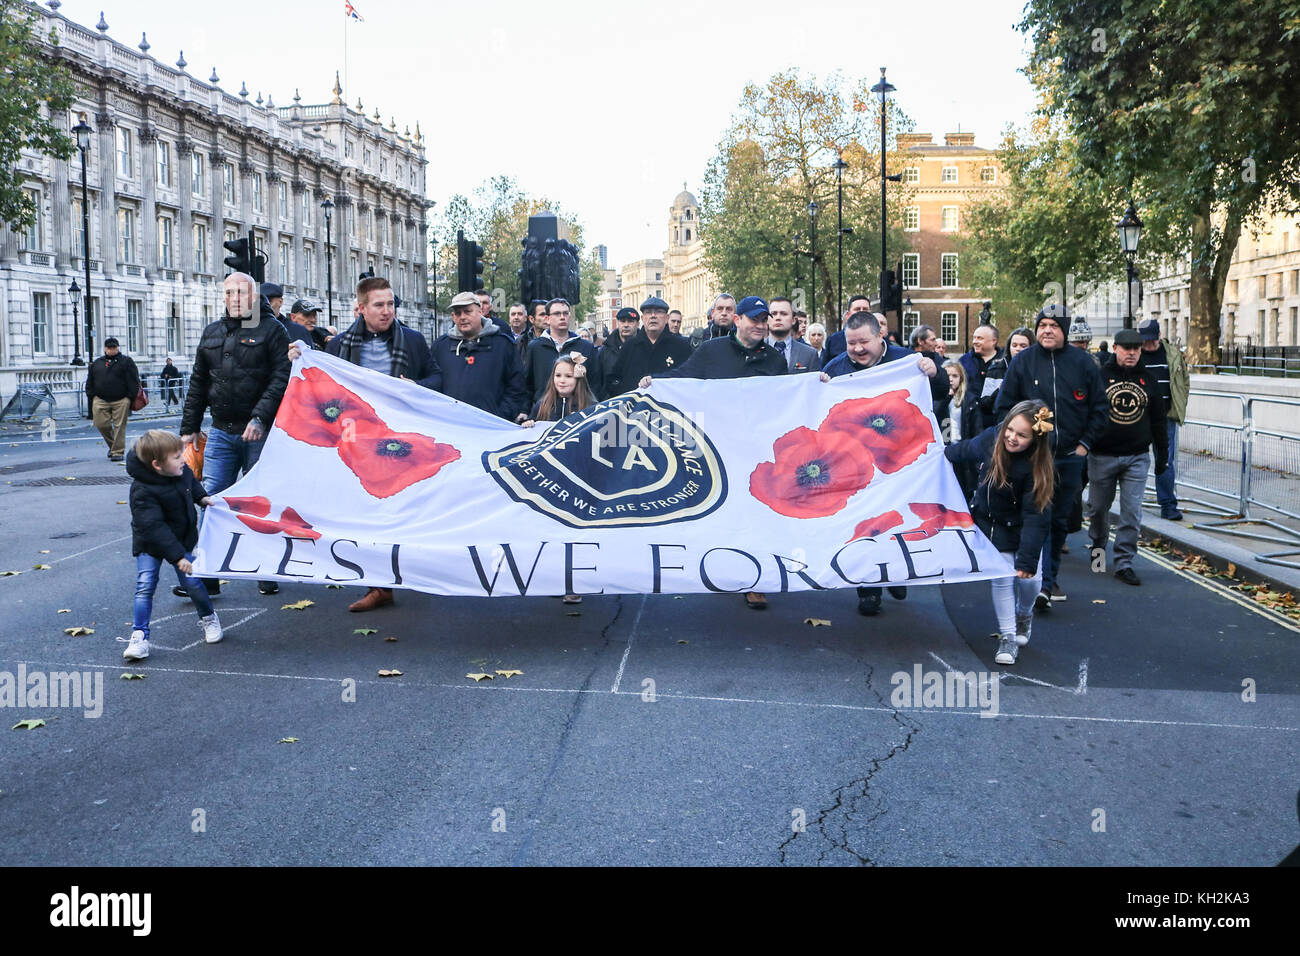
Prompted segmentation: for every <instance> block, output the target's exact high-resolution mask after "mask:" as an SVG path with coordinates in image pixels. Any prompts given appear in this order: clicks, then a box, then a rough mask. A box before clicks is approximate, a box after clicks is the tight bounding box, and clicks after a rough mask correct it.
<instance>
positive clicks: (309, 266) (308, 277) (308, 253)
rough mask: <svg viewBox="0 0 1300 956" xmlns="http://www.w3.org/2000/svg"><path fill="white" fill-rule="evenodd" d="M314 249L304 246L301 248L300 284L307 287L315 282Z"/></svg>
mask: <svg viewBox="0 0 1300 956" xmlns="http://www.w3.org/2000/svg"><path fill="white" fill-rule="evenodd" d="M315 267H316V250H315V249H313V248H312V247H311V246H304V247H303V250H302V284H303V285H305V286H308V287H311V286H314V285H315V284H316V268H315Z"/></svg>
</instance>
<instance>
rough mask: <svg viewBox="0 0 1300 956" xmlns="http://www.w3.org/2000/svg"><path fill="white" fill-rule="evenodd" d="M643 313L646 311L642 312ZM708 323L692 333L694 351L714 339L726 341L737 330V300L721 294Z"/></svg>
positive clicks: (709, 313)
mask: <svg viewBox="0 0 1300 956" xmlns="http://www.w3.org/2000/svg"><path fill="white" fill-rule="evenodd" d="M641 311H642V312H644V311H645V309H642V310H641ZM705 319H707V321H706V322H705V323H704V325H702V326H700V327H699V328H698V329H696V330H695V331H694V332H692V333H691V337H690V339H689V342H690V345H691V348H692V349H698V348H699V347H700V346H701V345H703V344H704V343H705V342H709V341H711V340H713V339H725V338H726V337H727V336H729V335H731V333H732V331H733V330H734V328H735V320H736V300H735V299H733V298H732V297H731V296H730V295H729V294H728V293H726V292H722V293H719V294H718V295H717V296H716V297H715V298H714V300H713V305H712V306H711V307H710V308H709V312H708V315H706V316H705Z"/></svg>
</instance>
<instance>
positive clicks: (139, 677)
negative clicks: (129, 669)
mask: <svg viewBox="0 0 1300 956" xmlns="http://www.w3.org/2000/svg"><path fill="white" fill-rule="evenodd" d="M148 676H149V675H148V674H123V675H122V680H144V679H145V678H146V677H148Z"/></svg>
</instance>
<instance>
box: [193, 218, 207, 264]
mask: <svg viewBox="0 0 1300 956" xmlns="http://www.w3.org/2000/svg"><path fill="white" fill-rule="evenodd" d="M194 271H195V272H207V271H208V227H207V226H205V225H204V224H203V223H201V222H196V223H195V224H194Z"/></svg>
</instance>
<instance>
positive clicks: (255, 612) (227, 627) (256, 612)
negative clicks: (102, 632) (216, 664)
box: [118, 607, 267, 651]
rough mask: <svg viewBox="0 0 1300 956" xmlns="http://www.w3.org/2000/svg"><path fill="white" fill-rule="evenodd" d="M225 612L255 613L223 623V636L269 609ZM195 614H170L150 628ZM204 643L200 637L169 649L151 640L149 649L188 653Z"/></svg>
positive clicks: (251, 608)
mask: <svg viewBox="0 0 1300 956" xmlns="http://www.w3.org/2000/svg"><path fill="white" fill-rule="evenodd" d="M225 610H227V611H252V612H253V613H252V614H245V615H244V616H243V617H241V618H240V619H239V620H238V621H236V622H235V623H234V624H224V623H223V624H222V625H221V632H222V633H223V634H228V633H230V632H231V631H233V630H234V629H235V628H237V627H239V625H241V624H247V623H248V622H249V621H251V620H252V619H253V618H255V617H257V616H258V615H259V614H265V613H266V612H267V608H264V607H228V608H226V609H225ZM193 613H194V612H193V611H190V612H189V613H188V614H187V613H186V612H184V611H182V612H181V613H179V614H168V615H167V616H166V617H160V618H155V619H154V620H153V621H150V622H149V623H150V626H151V627H152V625H154V624H161V623H162V622H163V621H170V620H172V619H173V618H177V617H191V616H192V615H193ZM118 640H121V638H118ZM203 643H206V642H205V641H204V639H203V638H201V637H200V638H199V639H198V640H197V641H191V642H190V643H188V644H186V645H185V646H184V647H169V646H168V645H166V644H159V643H158V642H157V641H154V640H152V639H150V641H149V647H150V649H153V648H160V649H162V650H164V651H188V650H189V649H190V648H191V647H198V646H199V645H200V644H203Z"/></svg>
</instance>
